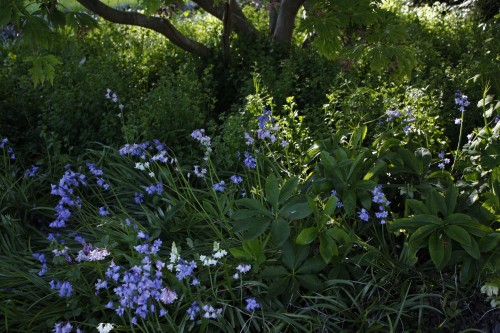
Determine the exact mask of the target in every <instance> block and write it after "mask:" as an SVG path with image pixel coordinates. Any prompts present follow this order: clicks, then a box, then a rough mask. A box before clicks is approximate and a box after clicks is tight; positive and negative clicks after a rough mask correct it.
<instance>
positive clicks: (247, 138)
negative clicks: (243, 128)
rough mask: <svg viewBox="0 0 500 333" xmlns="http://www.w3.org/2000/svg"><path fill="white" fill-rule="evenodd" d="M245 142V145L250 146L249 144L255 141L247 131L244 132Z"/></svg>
mask: <svg viewBox="0 0 500 333" xmlns="http://www.w3.org/2000/svg"><path fill="white" fill-rule="evenodd" d="M245 140H246V141H245V144H246V145H247V146H250V145H253V143H254V142H255V140H254V139H253V138H252V136H251V135H250V134H249V133H248V132H245Z"/></svg>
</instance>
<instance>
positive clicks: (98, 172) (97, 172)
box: [87, 162, 109, 190]
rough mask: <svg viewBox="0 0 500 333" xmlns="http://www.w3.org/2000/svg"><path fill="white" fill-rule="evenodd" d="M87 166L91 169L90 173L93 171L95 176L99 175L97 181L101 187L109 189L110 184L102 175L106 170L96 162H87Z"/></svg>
mask: <svg viewBox="0 0 500 333" xmlns="http://www.w3.org/2000/svg"><path fill="white" fill-rule="evenodd" d="M87 167H88V168H89V170H90V173H92V174H93V175H94V176H96V177H97V180H96V183H97V185H98V186H99V187H102V188H103V189H105V190H107V189H109V184H108V183H106V181H105V180H104V178H102V176H103V175H104V172H103V171H102V170H101V169H98V168H96V166H95V164H92V163H88V162H87Z"/></svg>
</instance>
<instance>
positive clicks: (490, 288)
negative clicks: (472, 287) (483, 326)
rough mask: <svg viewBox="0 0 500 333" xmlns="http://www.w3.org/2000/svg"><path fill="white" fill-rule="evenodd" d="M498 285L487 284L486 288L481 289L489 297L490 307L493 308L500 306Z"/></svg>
mask: <svg viewBox="0 0 500 333" xmlns="http://www.w3.org/2000/svg"><path fill="white" fill-rule="evenodd" d="M498 291H499V288H498V285H497V284H495V283H493V282H486V283H485V284H484V286H482V287H481V292H482V293H483V294H486V295H487V296H488V300H489V301H490V305H491V307H493V308H496V307H497V306H500V297H499V296H498Z"/></svg>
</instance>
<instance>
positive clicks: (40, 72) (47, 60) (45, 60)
mask: <svg viewBox="0 0 500 333" xmlns="http://www.w3.org/2000/svg"><path fill="white" fill-rule="evenodd" d="M26 61H29V62H31V63H32V67H31V69H30V70H29V71H30V74H31V79H32V80H33V83H34V84H35V86H37V85H38V84H39V83H41V84H43V83H44V82H45V80H48V81H49V82H50V84H53V82H54V73H55V66H57V65H60V64H62V62H61V61H60V60H59V58H57V57H55V56H53V55H50V54H49V55H46V56H30V57H27V58H26Z"/></svg>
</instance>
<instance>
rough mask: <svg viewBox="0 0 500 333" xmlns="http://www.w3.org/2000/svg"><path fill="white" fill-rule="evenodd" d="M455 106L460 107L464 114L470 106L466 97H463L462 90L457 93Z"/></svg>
mask: <svg viewBox="0 0 500 333" xmlns="http://www.w3.org/2000/svg"><path fill="white" fill-rule="evenodd" d="M455 104H456V105H457V106H458V107H459V110H460V112H464V111H465V108H466V107H467V106H469V105H470V102H469V101H468V98H467V96H466V95H463V94H462V92H461V91H460V90H457V91H456V92H455Z"/></svg>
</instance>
